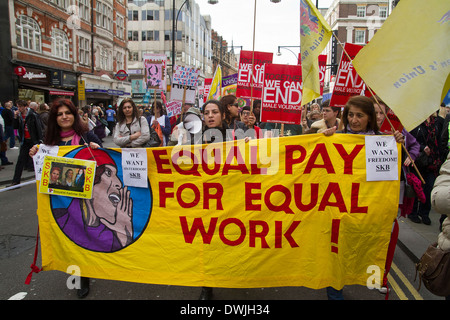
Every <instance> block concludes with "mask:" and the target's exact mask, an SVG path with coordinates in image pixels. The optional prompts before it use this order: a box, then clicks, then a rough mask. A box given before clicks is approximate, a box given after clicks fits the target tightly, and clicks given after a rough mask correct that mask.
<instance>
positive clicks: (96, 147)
mask: <svg viewBox="0 0 450 320" xmlns="http://www.w3.org/2000/svg"><path fill="white" fill-rule="evenodd" d="M89 147H90V148H91V149H98V148H100V146H99V145H98V144H97V143H95V142H90V143H89Z"/></svg>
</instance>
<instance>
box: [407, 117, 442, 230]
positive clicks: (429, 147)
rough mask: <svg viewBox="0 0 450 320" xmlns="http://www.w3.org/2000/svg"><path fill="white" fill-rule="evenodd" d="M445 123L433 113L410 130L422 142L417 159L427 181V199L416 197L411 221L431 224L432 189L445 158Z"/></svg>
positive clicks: (425, 185)
mask: <svg viewBox="0 0 450 320" xmlns="http://www.w3.org/2000/svg"><path fill="white" fill-rule="evenodd" d="M443 123H444V119H442V118H441V117H438V116H436V115H435V114H433V115H431V116H429V117H428V118H427V119H426V120H425V121H424V122H422V123H421V124H420V125H419V126H418V127H416V128H415V129H413V130H412V131H411V132H410V133H411V134H412V135H413V136H414V137H415V138H416V140H417V142H418V143H419V144H420V154H419V157H418V158H417V159H416V166H417V167H418V169H419V171H420V174H421V175H422V177H423V179H424V181H425V184H424V185H423V192H424V194H425V198H426V201H425V203H420V202H419V201H418V200H417V198H416V199H415V201H414V207H413V211H412V213H411V214H410V215H409V216H408V218H410V219H411V221H413V222H416V223H420V222H423V223H424V224H426V225H429V224H431V220H430V218H429V217H428V215H429V213H430V210H431V200H430V199H431V190H432V189H433V185H434V181H435V180H436V177H437V176H438V175H439V169H440V167H441V164H442V159H443V150H442V148H441V135H442V127H443ZM420 158H422V159H423V158H425V159H426V161H420V160H419V159H420ZM421 164H423V165H421Z"/></svg>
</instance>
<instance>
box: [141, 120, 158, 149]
mask: <svg viewBox="0 0 450 320" xmlns="http://www.w3.org/2000/svg"><path fill="white" fill-rule="evenodd" d="M139 126H141V118H139ZM149 130H150V139H149V140H148V141H147V142H145V143H144V144H143V145H142V146H141V147H142V148H155V147H159V146H160V145H161V139H160V138H159V135H158V133H157V132H156V131H155V130H154V129H153V128H152V127H151V126H149Z"/></svg>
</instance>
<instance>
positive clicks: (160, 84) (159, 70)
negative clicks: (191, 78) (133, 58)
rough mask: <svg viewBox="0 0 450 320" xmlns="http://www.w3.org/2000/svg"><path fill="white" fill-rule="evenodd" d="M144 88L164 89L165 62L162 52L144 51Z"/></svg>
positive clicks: (165, 58)
mask: <svg viewBox="0 0 450 320" xmlns="http://www.w3.org/2000/svg"><path fill="white" fill-rule="evenodd" d="M142 59H143V61H144V75H145V81H144V85H145V89H161V90H166V63H167V57H166V55H164V54H151V53H144V54H143V57H142Z"/></svg>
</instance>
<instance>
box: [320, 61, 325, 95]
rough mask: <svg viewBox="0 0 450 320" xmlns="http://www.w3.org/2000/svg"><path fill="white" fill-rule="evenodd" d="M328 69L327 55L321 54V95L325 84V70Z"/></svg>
mask: <svg viewBox="0 0 450 320" xmlns="http://www.w3.org/2000/svg"><path fill="white" fill-rule="evenodd" d="M326 70H327V55H326V54H321V55H319V82H320V95H323V87H324V85H325V72H326Z"/></svg>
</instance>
